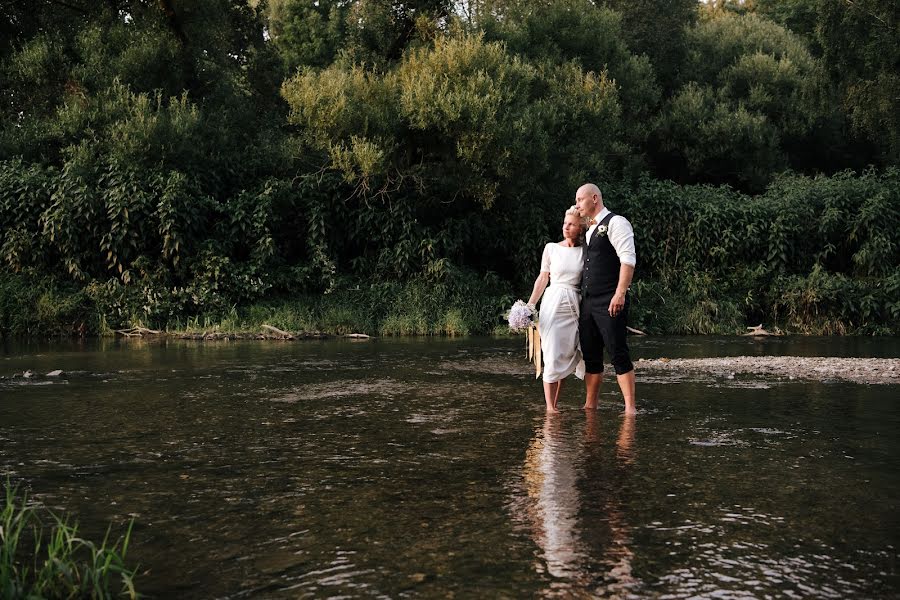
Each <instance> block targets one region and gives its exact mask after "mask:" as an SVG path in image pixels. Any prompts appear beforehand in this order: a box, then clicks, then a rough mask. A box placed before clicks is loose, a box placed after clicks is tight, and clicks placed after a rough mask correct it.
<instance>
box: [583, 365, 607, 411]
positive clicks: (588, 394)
mask: <svg viewBox="0 0 900 600" xmlns="http://www.w3.org/2000/svg"><path fill="white" fill-rule="evenodd" d="M602 384H603V373H585V374H584V387H585V396H584V406H582V407H581V408H582V410H596V408H597V398H599V396H600V386H601V385H602Z"/></svg>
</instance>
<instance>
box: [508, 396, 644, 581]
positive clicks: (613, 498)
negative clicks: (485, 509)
mask: <svg viewBox="0 0 900 600" xmlns="http://www.w3.org/2000/svg"><path fill="white" fill-rule="evenodd" d="M613 427H617V428H618V431H617V432H616V434H615V435H616V437H615V448H614V449H610V447H609V446H608V445H607V446H606V447H605V448H604V446H603V437H604V434H609V433H610V429H611V428H613ZM634 436H635V419H634V417H618V418H617V417H612V418H608V417H602V416H601V415H598V414H597V413H596V411H587V412H585V413H580V414H563V415H562V416H560V415H548V416H546V417H545V418H544V420H543V423H542V424H540V425H538V426H537V427H536V430H535V435H534V437H533V439H532V440H531V443H530V444H529V447H528V449H527V451H526V452H525V462H524V465H523V473H522V481H523V483H524V488H525V489H524V492H525V493H524V494H519V495H518V498H517V499H516V501H514V502H513V503H512V505H511V506H512V511H513V519H514V521H516V522H518V523H519V524H520V526H524V527H525V528H527V530H528V532H529V535H530V537H531V538H532V539H533V540H534V542H535V544H536V546H537V548H536V562H535V569H536V571H537V572H538V573H540V574H542V575H543V576H544V577H545V578H547V579H549V582H548V586H547V588H546V589H545V590H543V592H542V594H541V595H543V596H551V597H585V598H587V597H603V598H624V597H627V596H628V595H629V591H630V590H633V589H634V587H635V585H636V584H637V582H636V580H635V579H634V577H633V575H632V557H633V554H632V551H631V549H630V542H631V530H630V527H629V525H628V523H627V520H626V511H625V508H624V505H623V500H624V498H623V496H624V495H625V491H624V490H622V489H621V485H622V484H623V483H624V481H625V480H626V479H627V478H628V471H630V469H631V466H632V465H633V463H634V461H635V447H634ZM606 437H607V439H609V436H608V435H607V436H606Z"/></svg>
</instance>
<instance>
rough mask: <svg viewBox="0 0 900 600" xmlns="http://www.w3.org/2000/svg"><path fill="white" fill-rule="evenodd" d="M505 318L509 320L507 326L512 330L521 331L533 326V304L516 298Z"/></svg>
mask: <svg viewBox="0 0 900 600" xmlns="http://www.w3.org/2000/svg"><path fill="white" fill-rule="evenodd" d="M506 320H507V321H508V322H509V328H510V329H512V330H513V331H521V330H523V329H528V328H529V327H532V326H534V305H533V304H525V303H524V302H522V301H521V300H516V303H515V304H513V306H512V308H511V309H509V314H508V315H507V316H506Z"/></svg>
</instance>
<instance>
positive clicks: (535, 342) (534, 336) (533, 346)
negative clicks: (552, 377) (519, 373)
mask: <svg viewBox="0 0 900 600" xmlns="http://www.w3.org/2000/svg"><path fill="white" fill-rule="evenodd" d="M525 357H526V358H527V359H528V360H530V361H532V362H533V363H534V378H535V379H537V378H538V377H540V376H541V333H540V331H538V328H537V325H532V326H531V327H529V328H528V329H526V330H525Z"/></svg>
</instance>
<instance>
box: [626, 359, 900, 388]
mask: <svg viewBox="0 0 900 600" xmlns="http://www.w3.org/2000/svg"><path fill="white" fill-rule="evenodd" d="M636 369H637V370H638V371H650V372H656V373H659V372H663V373H665V372H668V373H709V374H712V375H714V376H716V377H722V378H724V379H734V378H735V377H736V376H738V375H756V376H762V377H766V378H769V377H772V378H777V379H788V380H792V379H805V380H813V381H848V382H852V383H863V384H876V385H884V384H900V358H839V357H833V356H729V357H725V358H657V359H640V360H639V361H638V362H637V365H636Z"/></svg>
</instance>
